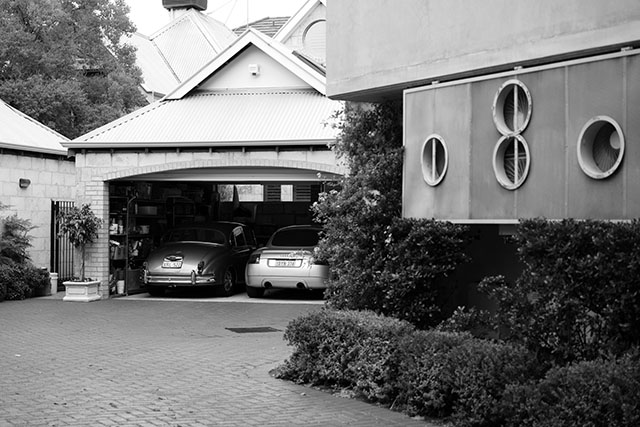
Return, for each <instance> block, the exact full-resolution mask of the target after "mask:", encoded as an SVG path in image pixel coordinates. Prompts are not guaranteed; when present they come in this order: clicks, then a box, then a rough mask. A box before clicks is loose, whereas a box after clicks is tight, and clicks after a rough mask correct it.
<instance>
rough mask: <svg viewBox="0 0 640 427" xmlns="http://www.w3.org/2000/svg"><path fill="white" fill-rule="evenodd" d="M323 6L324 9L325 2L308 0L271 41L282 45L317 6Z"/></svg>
mask: <svg viewBox="0 0 640 427" xmlns="http://www.w3.org/2000/svg"><path fill="white" fill-rule="evenodd" d="M320 3H321V4H323V5H324V7H327V2H326V0H308V1H307V2H306V3H305V4H303V5H302V7H301V8H300V9H298V11H297V12H296V13H295V14H294V15H293V16H292V17H291V18H289V20H288V21H287V23H286V24H284V25H283V26H282V27H281V28H280V29H279V30H278V32H277V33H275V34H274V36H273V39H274V40H276V41H278V42H280V43H284V41H285V39H286V38H287V37H289V36H290V35H291V33H293V31H295V29H296V28H298V26H299V25H300V23H301V22H302V21H303V20H304V19H305V18H306V17H307V16H308V15H309V14H310V13H311V12H313V10H314V9H315V8H316V6H318V4H320Z"/></svg>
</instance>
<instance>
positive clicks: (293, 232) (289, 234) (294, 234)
mask: <svg viewBox="0 0 640 427" xmlns="http://www.w3.org/2000/svg"><path fill="white" fill-rule="evenodd" d="M318 238H319V236H318V230H313V229H299V228H298V229H295V228H294V229H288V230H280V231H277V232H276V234H275V235H274V236H273V239H272V240H271V245H272V246H316V245H317V244H318Z"/></svg>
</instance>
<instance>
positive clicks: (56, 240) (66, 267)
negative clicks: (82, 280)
mask: <svg viewBox="0 0 640 427" xmlns="http://www.w3.org/2000/svg"><path fill="white" fill-rule="evenodd" d="M73 206H74V202H72V201H67V200H52V201H51V262H50V270H49V271H52V272H57V273H58V283H62V282H64V281H66V280H71V279H72V278H73V252H74V250H73V245H72V244H71V242H70V241H69V237H68V236H66V235H63V236H58V231H59V230H60V224H58V217H59V215H60V212H63V211H68V210H69V209H70V208H72V207H73Z"/></svg>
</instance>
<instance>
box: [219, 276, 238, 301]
mask: <svg viewBox="0 0 640 427" xmlns="http://www.w3.org/2000/svg"><path fill="white" fill-rule="evenodd" d="M235 287H236V278H235V276H234V275H233V271H231V270H230V269H227V270H226V271H225V272H224V278H223V279H222V287H221V288H220V294H221V295H222V296H225V297H230V296H231V295H233V291H234V290H235Z"/></svg>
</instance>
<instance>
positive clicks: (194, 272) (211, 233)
mask: <svg viewBox="0 0 640 427" xmlns="http://www.w3.org/2000/svg"><path fill="white" fill-rule="evenodd" d="M255 249H256V240H255V236H254V234H253V231H252V230H251V229H249V228H248V227H247V226H245V225H243V224H240V223H236V222H214V223H207V224H190V225H182V226H179V227H176V228H174V229H172V230H170V231H168V232H167V233H165V235H164V236H163V237H162V240H161V244H160V245H159V246H158V248H157V249H155V250H153V251H152V252H151V253H150V254H149V256H148V257H147V260H146V261H145V263H144V272H143V280H144V284H145V285H146V288H147V291H148V292H149V294H151V295H153V296H159V295H162V294H163V293H164V291H165V290H166V289H174V288H183V289H184V288H196V287H214V288H216V289H217V290H218V293H219V294H221V295H223V296H230V295H232V294H233V293H234V291H235V290H236V289H235V288H236V284H237V283H238V281H240V283H242V282H243V281H244V278H245V267H246V264H247V260H248V259H249V255H251V252H252V251H253V250H255Z"/></svg>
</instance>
